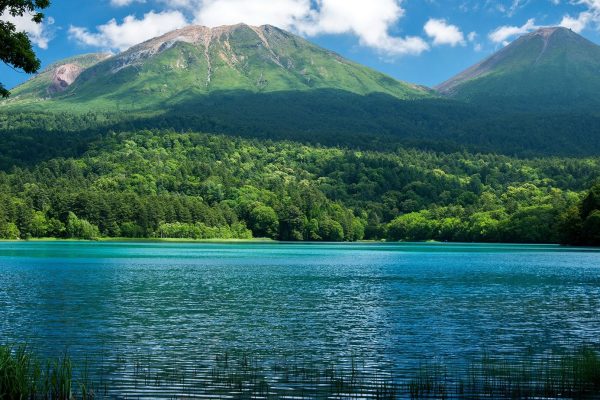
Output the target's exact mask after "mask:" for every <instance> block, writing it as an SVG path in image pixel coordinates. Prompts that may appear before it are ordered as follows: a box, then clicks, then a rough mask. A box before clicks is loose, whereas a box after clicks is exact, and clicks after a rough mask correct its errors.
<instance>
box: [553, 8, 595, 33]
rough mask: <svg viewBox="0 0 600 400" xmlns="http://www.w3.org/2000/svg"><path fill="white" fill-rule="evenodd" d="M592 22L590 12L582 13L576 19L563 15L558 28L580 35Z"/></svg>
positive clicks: (592, 18) (592, 17)
mask: <svg viewBox="0 0 600 400" xmlns="http://www.w3.org/2000/svg"><path fill="white" fill-rule="evenodd" d="M593 20H594V16H593V14H592V13H590V12H582V13H580V14H579V16H578V17H577V18H573V17H571V16H570V15H565V16H564V17H563V19H562V20H561V21H560V26H562V27H564V28H569V29H572V30H573V31H574V32H577V33H580V32H581V31H583V30H584V29H585V28H587V26H588V25H589V24H590V23H591V22H592V21H593Z"/></svg>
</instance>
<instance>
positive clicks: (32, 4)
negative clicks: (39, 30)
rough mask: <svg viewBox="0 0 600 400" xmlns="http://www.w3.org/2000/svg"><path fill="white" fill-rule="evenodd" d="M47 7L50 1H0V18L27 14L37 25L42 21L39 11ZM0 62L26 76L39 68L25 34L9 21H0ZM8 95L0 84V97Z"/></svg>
mask: <svg viewBox="0 0 600 400" xmlns="http://www.w3.org/2000/svg"><path fill="white" fill-rule="evenodd" d="M48 6H50V0H0V16H1V15H4V16H7V15H8V16H11V17H22V16H24V15H26V14H29V15H31V20H32V21H33V22H35V23H37V24H39V23H41V22H42V20H43V19H44V14H42V13H41V12H40V11H41V10H43V9H45V8H47V7H48ZM0 60H2V62H4V63H5V64H8V65H9V66H11V67H13V68H17V69H21V70H23V71H25V72H26V73H28V74H32V73H34V72H37V70H38V69H39V68H40V60H39V59H38V58H37V57H36V55H35V52H34V51H33V48H32V46H31V41H30V40H29V37H28V36H27V34H26V33H25V32H19V31H17V27H16V26H15V24H14V23H12V22H10V21H2V20H0ZM9 95H10V92H9V91H8V90H7V89H6V88H5V87H4V85H3V84H2V83H1V82H0V96H1V97H8V96H9Z"/></svg>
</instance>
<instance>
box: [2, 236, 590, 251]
mask: <svg viewBox="0 0 600 400" xmlns="http://www.w3.org/2000/svg"><path fill="white" fill-rule="evenodd" d="M44 242H48V243H53V242H55V243H58V242H63V243H71V242H72V243H189V244H194V243H196V244H291V245H299V246H301V245H334V244H335V245H352V244H355V245H356V244H361V245H407V246H428V245H429V246H440V247H443V246H474V247H476V246H517V247H525V246H537V247H551V248H564V249H581V250H585V249H592V250H598V249H600V248H599V247H593V246H573V245H565V244H560V243H514V242H440V241H435V240H424V241H418V242H406V241H386V240H358V241H355V242H320V241H294V242H290V241H280V240H275V239H268V238H252V239H185V238H119V237H115V238H112V237H111V238H96V239H73V238H55V237H47V238H31V239H0V243H44Z"/></svg>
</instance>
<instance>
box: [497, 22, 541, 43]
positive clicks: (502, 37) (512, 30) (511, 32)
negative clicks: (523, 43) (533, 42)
mask: <svg viewBox="0 0 600 400" xmlns="http://www.w3.org/2000/svg"><path fill="white" fill-rule="evenodd" d="M538 28H539V26H537V25H536V24H535V19H533V18H531V19H529V20H527V22H526V23H525V24H524V25H522V26H501V27H498V28H496V29H495V30H494V31H493V32H491V33H490V34H489V38H490V40H491V41H492V42H494V43H506V42H507V40H508V39H510V38H512V37H514V36H517V35H523V34H525V33H529V32H531V31H533V30H535V29H538Z"/></svg>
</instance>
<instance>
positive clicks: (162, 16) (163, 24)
mask: <svg viewBox="0 0 600 400" xmlns="http://www.w3.org/2000/svg"><path fill="white" fill-rule="evenodd" d="M186 25H187V21H186V19H185V17H184V16H183V14H182V13H181V12H179V11H165V12H161V13H155V12H154V11H151V12H149V13H147V14H145V15H144V17H143V18H142V19H136V17H134V16H133V15H129V16H127V17H125V18H124V19H123V22H122V23H121V24H119V23H118V22H117V21H116V20H115V19H114V18H113V19H111V20H110V21H108V23H106V24H104V25H100V26H97V27H96V30H97V32H90V31H89V30H88V29H87V28H82V27H77V26H71V27H70V28H69V37H71V38H72V39H74V40H76V41H78V42H79V43H81V44H84V45H87V46H94V47H101V48H104V49H119V50H126V49H128V48H129V47H131V46H133V45H135V44H138V43H141V42H143V41H145V40H148V39H151V38H153V37H156V36H160V35H162V34H164V33H167V32H170V31H172V30H175V29H179V28H182V27H184V26H186Z"/></svg>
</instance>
